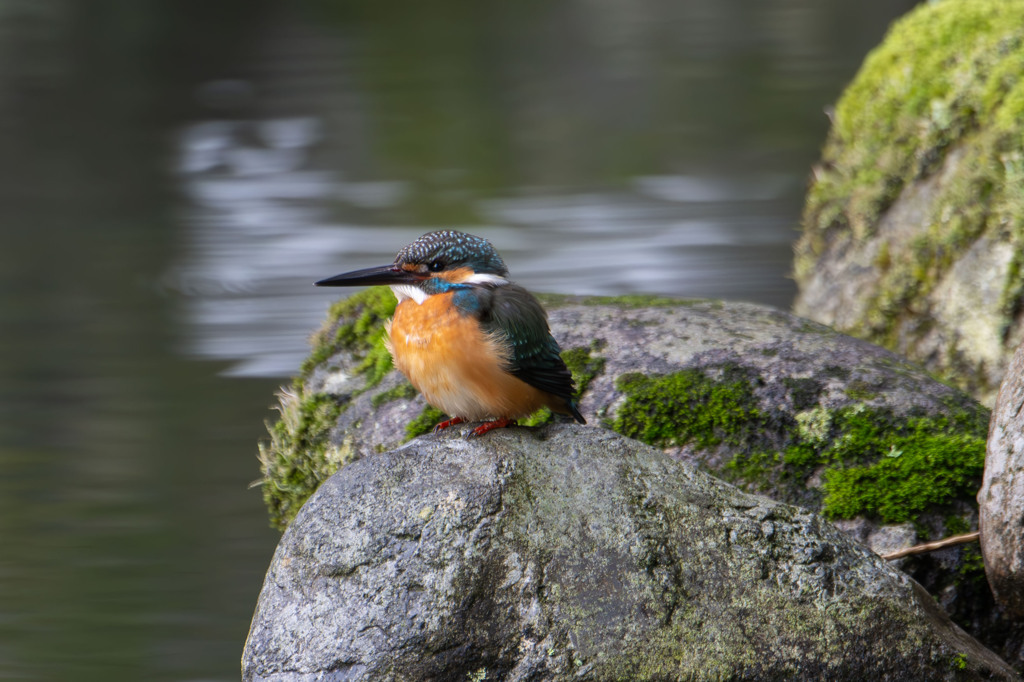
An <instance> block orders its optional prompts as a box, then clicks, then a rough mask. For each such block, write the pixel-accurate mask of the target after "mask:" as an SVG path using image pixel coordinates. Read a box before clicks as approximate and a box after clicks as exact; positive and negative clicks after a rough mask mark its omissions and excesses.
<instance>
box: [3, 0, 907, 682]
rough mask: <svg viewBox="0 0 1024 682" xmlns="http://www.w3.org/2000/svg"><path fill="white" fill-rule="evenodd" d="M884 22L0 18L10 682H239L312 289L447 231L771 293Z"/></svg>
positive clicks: (611, 271) (372, 7) (580, 272)
mask: <svg viewBox="0 0 1024 682" xmlns="http://www.w3.org/2000/svg"><path fill="white" fill-rule="evenodd" d="M906 8H907V7H906V5H904V6H896V5H892V4H890V3H882V2H873V3H866V4H860V5H856V6H854V5H851V4H850V3H842V2H839V1H838V0H836V1H831V0H830V1H829V2H824V3H812V2H805V1H802V0H797V1H792V0H791V1H790V2H769V3H765V2H754V1H753V0H749V1H742V2H740V1H736V2H726V3H717V2H716V3H697V2H682V3H643V4H637V3H632V2H620V3H601V4H597V3H590V4H586V3H567V2H556V3H550V2H548V3H534V2H527V3H495V2H483V3H481V2H440V3H413V2H399V3H391V4H385V3H370V2H347V3H342V2H329V1H328V0H317V1H314V0H308V1H307V2H294V3H270V2H241V1H236V0H228V1H222V2H216V1H214V0H205V1H203V2H200V1H198V0H132V2H116V1H115V0H107V1H101V0H96V1H95V2H89V3H84V2H75V1H74V0H20V1H19V0H10V1H9V2H6V3H4V4H2V5H0V230H2V236H3V242H2V245H0V533H2V535H0V679H12V680H230V679H235V678H237V676H238V658H239V655H240V653H241V647H242V643H243V640H244V638H245V634H246V632H247V629H248V620H249V617H250V615H251V613H252V608H253V606H254V603H255V599H256V596H257V593H258V590H259V587H260V584H261V581H262V577H263V572H264V570H265V569H266V565H267V563H268V562H269V559H270V556H271V553H272V551H273V547H274V543H275V542H276V538H277V536H276V533H275V532H273V531H271V530H269V529H268V528H267V524H266V517H265V515H264V513H263V510H262V506H261V501H260V496H259V492H258V490H250V489H248V487H247V486H248V484H249V483H250V482H251V481H252V480H254V479H255V478H257V477H258V469H257V463H256V458H255V453H256V447H255V443H256V440H257V439H259V438H260V437H261V436H262V434H263V426H262V422H263V420H264V419H267V418H270V417H272V413H270V412H269V411H268V409H267V408H268V407H269V406H270V405H271V404H272V403H273V391H274V390H275V388H276V386H277V385H278V384H279V383H281V382H283V381H284V380H285V379H284V377H285V376H286V375H287V374H289V373H290V372H291V371H292V370H293V369H294V368H295V367H296V366H297V364H298V362H299V360H300V359H301V357H302V354H303V352H304V348H305V337H306V336H307V334H308V333H309V331H310V330H311V329H313V328H314V327H315V326H316V325H317V324H318V322H319V320H320V317H321V316H322V314H323V311H324V308H325V306H326V304H327V302H328V301H329V300H330V297H331V295H332V294H333V293H334V292H323V291H317V290H314V289H312V288H311V287H310V286H309V283H310V282H311V281H312V280H313V279H316V278H318V277H322V276H326V275H330V274H334V273H335V272H338V271H340V270H342V269H347V268H349V267H360V266H362V265H369V264H375V263H378V262H380V263H383V262H387V261H389V260H390V259H391V258H392V257H393V254H394V252H395V251H396V250H397V249H398V248H399V247H400V246H401V245H403V244H404V243H405V242H406V241H408V240H409V239H411V238H413V237H415V236H417V235H418V234H420V233H422V232H425V231H427V230H429V229H434V228H435V227H436V226H439V225H445V226H455V227H461V228H463V229H468V230H471V231H474V232H478V233H480V234H485V235H487V236H489V237H490V238H491V239H492V240H493V241H494V242H495V244H496V245H497V246H498V248H499V249H500V250H501V251H502V253H503V254H504V255H505V256H506V260H507V261H508V262H509V264H510V266H511V268H512V271H513V273H514V274H515V275H516V276H517V277H518V278H519V279H520V281H521V282H523V283H524V284H526V285H528V286H530V287H532V288H535V289H542V290H549V291H564V292H578V293H619V292H628V291H651V292H658V293H664V294H671V295H678V296H715V297H727V298H741V299H747V300H755V301H761V302H765V303H770V304H774V305H778V306H781V307H785V306H787V305H788V304H789V300H790V299H791V297H792V294H793V289H792V285H791V283H790V282H789V281H788V280H787V279H786V273H787V272H788V268H789V253H790V246H789V244H790V242H791V240H792V237H793V231H792V230H793V228H794V225H795V223H796V220H797V218H798V215H799V208H800V202H801V199H802V192H803V187H804V181H805V178H806V175H807V173H808V171H809V167H810V165H811V164H812V163H813V161H814V159H815V155H816V152H817V149H818V147H819V146H820V144H821V141H822V138H823V136H824V133H825V129H826V124H827V121H826V118H825V116H824V115H823V113H822V109H823V108H824V107H825V106H827V105H829V104H830V103H831V102H833V101H834V99H835V97H836V96H837V94H838V92H839V91H840V89H841V87H842V85H843V84H844V83H845V82H846V81H847V80H848V79H849V78H850V77H851V76H852V74H853V72H854V70H855V69H856V66H857V65H858V64H859V62H860V60H861V59H862V57H863V54H864V53H865V51H866V50H867V49H869V48H870V46H872V45H873V44H875V43H876V42H877V41H878V40H879V39H880V37H881V36H882V34H883V32H884V29H885V26H886V25H887V23H888V22H889V21H890V20H891V19H892V18H893V16H894V15H895V14H897V13H898V12H900V11H904V10H905V9H906Z"/></svg>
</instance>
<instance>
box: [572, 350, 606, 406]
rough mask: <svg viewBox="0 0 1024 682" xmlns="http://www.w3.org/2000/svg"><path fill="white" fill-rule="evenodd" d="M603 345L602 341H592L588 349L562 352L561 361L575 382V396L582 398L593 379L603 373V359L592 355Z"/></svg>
mask: <svg viewBox="0 0 1024 682" xmlns="http://www.w3.org/2000/svg"><path fill="white" fill-rule="evenodd" d="M604 345H605V344H604V342H602V341H593V342H592V343H591V344H590V347H589V348H587V347H585V346H579V347H577V348H570V349H568V350H564V351H562V361H563V362H564V363H565V366H566V367H567V368H568V369H569V371H570V372H572V379H573V381H575V382H576V394H577V395H579V396H582V395H583V394H584V393H586V391H587V388H589V387H590V382H591V381H593V380H594V377H596V376H598V375H600V374H601V373H602V372H604V365H605V359H604V358H602V357H600V356H596V355H594V353H596V352H598V351H599V350H601V348H603V347H604Z"/></svg>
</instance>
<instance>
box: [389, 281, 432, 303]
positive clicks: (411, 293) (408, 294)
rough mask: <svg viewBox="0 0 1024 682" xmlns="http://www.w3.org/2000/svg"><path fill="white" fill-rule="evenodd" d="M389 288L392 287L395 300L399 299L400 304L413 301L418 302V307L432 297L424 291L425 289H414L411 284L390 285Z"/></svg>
mask: <svg viewBox="0 0 1024 682" xmlns="http://www.w3.org/2000/svg"><path fill="white" fill-rule="evenodd" d="M388 286H390V287H391V291H392V292H393V293H394V294H395V298H397V299H398V302H399V303H401V302H402V301H408V300H410V299H412V300H413V301H416V303H417V305H423V302H424V301H425V300H427V297H428V296H429V295H430V294H428V293H427V292H425V291H423V289H420V288H419V287H414V286H413V285H411V284H390V285H388Z"/></svg>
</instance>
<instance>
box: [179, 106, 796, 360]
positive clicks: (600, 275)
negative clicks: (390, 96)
mask: <svg viewBox="0 0 1024 682" xmlns="http://www.w3.org/2000/svg"><path fill="white" fill-rule="evenodd" d="M321 134H322V125H321V124H320V123H319V122H317V121H316V120H315V119H310V118H291V119H267V120H260V121H224V120H221V121H204V122H200V123H197V124H195V125H193V126H191V127H189V128H188V129H186V131H185V132H184V133H183V134H182V135H181V138H180V140H181V141H180V163H179V173H180V174H181V178H182V184H183V186H184V187H185V190H186V192H185V194H186V196H187V197H188V200H189V204H188V206H187V210H186V213H185V218H186V222H187V224H188V226H189V228H190V230H189V250H188V252H187V253H188V255H187V257H186V258H185V260H184V261H183V262H182V263H181V264H179V265H178V266H177V267H176V268H175V269H174V270H173V271H172V273H170V275H169V276H168V278H167V283H168V285H169V286H172V287H173V288H175V289H177V290H178V291H180V292H182V293H184V294H186V295H187V296H188V297H189V302H188V305H187V307H186V315H187V318H188V321H189V324H190V328H189V334H188V337H189V338H188V339H187V342H186V349H187V351H188V352H190V353H193V354H196V355H199V356H201V357H209V358H217V359H225V360H231V361H233V365H232V366H231V368H230V369H229V370H228V373H229V374H232V375H240V376H246V375H257V376H286V375H288V374H290V373H292V372H294V371H295V368H296V367H297V366H298V365H299V363H300V362H301V360H302V358H303V356H304V354H305V351H306V349H305V344H304V343H303V341H302V338H301V334H300V333H301V332H304V331H307V330H311V329H314V328H315V327H316V325H318V324H319V322H320V320H321V319H322V317H323V311H324V307H325V301H327V300H330V299H331V298H333V297H334V296H336V295H337V294H336V292H322V291H317V290H313V289H312V288H311V287H310V284H311V281H312V280H313V279H316V278H318V277H321V276H326V275H328V274H331V273H333V272H334V271H335V270H338V269H349V268H356V267H362V266H364V265H373V264H380V263H386V262H390V261H391V259H392V258H393V257H394V254H395V253H396V252H397V251H398V249H399V248H400V247H401V246H403V245H404V244H406V243H407V242H409V241H411V240H413V239H415V238H416V237H417V236H419V235H420V234H422V233H424V232H427V231H429V230H431V229H435V227H436V226H431V225H426V224H424V225H419V226H411V227H410V226H403V227H398V226H393V225H388V224H387V218H388V215H389V214H390V213H393V212H395V211H396V210H400V209H401V208H402V205H403V204H404V203H405V202H407V201H409V198H410V196H411V190H410V183H409V182H405V181H401V180H391V181H375V182H346V181H344V180H343V179H342V178H341V177H340V176H339V174H337V173H335V172H332V171H329V170H314V169H311V168H310V167H309V159H310V157H311V155H312V153H313V151H314V147H315V146H316V145H317V144H318V143H319V142H320V141H321ZM800 186H801V180H800V177H799V176H797V175H793V176H788V177H787V176H785V175H782V174H781V173H776V174H772V175H739V174H737V175H734V176H731V177H716V176H705V177H700V176H684V175H660V176H639V177H636V178H633V179H631V180H630V181H629V182H628V183H627V184H626V185H625V186H623V187H619V188H615V189H614V190H604V191H600V192H599V191H591V192H587V193H555V192H554V191H553V190H552V189H547V190H545V189H543V188H532V189H526V188H513V189H510V190H509V191H507V192H506V193H505V195H504V196H502V197H500V198H486V197H485V198H476V197H472V196H467V197H466V198H465V202H466V204H467V205H468V209H467V212H468V213H470V214H472V215H476V216H479V219H480V222H479V223H476V224H468V225H459V224H456V225H447V226H448V227H457V228H460V229H464V230H467V231H472V232H474V233H476V234H480V235H482V236H485V237H487V238H489V239H491V240H492V241H493V242H494V243H495V244H496V245H497V247H498V248H499V249H500V250H501V252H502V253H503V254H505V257H506V260H507V261H508V262H509V263H510V267H511V269H512V271H513V275H514V276H515V277H516V279H517V280H518V281H519V282H521V283H523V284H524V285H526V286H527V287H529V288H531V289H535V290H540V291H552V292H559V293H573V294H608V295H614V294H622V293H634V292H644V293H656V294H663V295H671V296H679V297H718V298H739V299H745V300H753V301H760V302H763V303H768V304H773V305H777V306H780V307H787V306H788V304H789V301H790V298H791V296H792V286H791V284H790V282H789V281H788V280H787V279H786V273H787V271H788V268H789V262H790V243H791V240H792V227H793V211H792V203H793V202H792V197H793V196H794V195H796V194H798V193H799V188H800ZM339 206H341V207H344V208H349V209H352V208H354V209H358V210H361V211H363V212H365V213H366V214H367V222H366V223H363V224H354V223H344V222H337V215H336V214H337V212H338V210H337V208H338V207H339Z"/></svg>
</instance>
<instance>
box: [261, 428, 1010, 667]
mask: <svg viewBox="0 0 1024 682" xmlns="http://www.w3.org/2000/svg"><path fill="white" fill-rule="evenodd" d="M243 678H244V679H245V680H247V681H255V680H274V681H275V682H285V681H291V680H295V681H299V680H301V681H303V682H305V681H307V680H308V681H312V680H459V681H462V680H467V679H470V680H471V679H488V680H490V679H501V680H509V681H513V680H534V681H540V680H627V679H628V680H676V679H690V680H717V679H736V680H777V679H829V680H865V679H871V680H947V679H948V680H954V679H965V680H966V679H1017V678H1016V676H1015V674H1014V672H1013V671H1012V669H1011V668H1009V667H1008V666H1007V665H1006V664H1005V663H1003V662H1002V661H1001V660H1000V659H999V658H998V657H996V656H995V655H994V654H992V653H991V652H989V651H987V650H986V649H984V648H983V647H982V646H980V645H979V644H978V643H977V642H976V641H974V640H973V639H971V638H970V637H969V636H967V635H966V634H965V633H964V632H963V631H961V630H960V629H959V628H957V627H956V626H955V625H953V624H952V623H951V622H950V621H949V620H948V618H947V617H946V616H945V614H943V613H942V611H941V609H939V608H937V607H936V605H935V604H934V602H933V600H932V599H931V598H930V597H929V596H928V595H927V593H926V592H925V591H924V590H923V589H921V588H920V586H918V585H917V584H916V583H914V582H913V581H912V580H911V579H909V578H907V577H906V576H905V575H903V574H902V573H900V572H899V571H896V570H894V569H893V568H891V567H890V566H887V565H886V563H885V562H884V561H882V560H881V559H880V558H879V557H878V556H877V555H875V554H873V553H872V552H870V551H868V550H866V549H864V548H862V547H861V546H860V545H858V544H856V543H854V542H853V541H851V540H850V539H849V538H848V537H847V536H845V535H844V534H843V533H841V532H839V531H838V530H836V529H835V528H834V527H832V526H831V525H829V524H827V523H824V522H822V521H821V520H820V519H819V518H818V517H817V516H816V515H814V514H813V513H810V512H807V511H802V510H800V509H797V508H795V507H791V506H787V505H783V504H779V503H777V502H773V501H771V500H768V499H767V498H763V497H757V496H752V495H749V494H746V493H743V492H741V491H739V490H737V489H735V488H733V487H731V486H729V485H727V484H724V483H721V482H719V481H717V480H715V479H712V478H710V477H708V476H706V475H704V474H701V473H700V472H697V471H695V470H693V469H692V468H691V467H689V466H687V465H685V464H683V463H681V462H679V461H677V460H673V459H671V458H670V457H668V456H667V455H665V454H664V453H662V452H660V451H658V450H655V449H653V448H650V447H648V446H645V445H643V444H640V443H638V442H636V441H634V440H631V439H627V438H624V437H622V436H619V435H617V434H614V433H612V432H609V431H605V430H602V429H597V428H592V427H580V426H576V425H550V426H546V427H543V428H541V429H535V430H530V429H526V428H522V427H520V428H515V429H509V430H505V431H498V432H492V433H491V434H488V435H487V436H485V437H484V438H480V439H474V440H466V439H464V438H462V437H461V435H460V434H459V433H446V434H443V435H440V436H427V437H424V438H420V439H417V440H415V441H413V442H412V443H410V444H409V445H407V446H405V447H403V448H401V449H399V450H395V451H392V452H387V453H379V454H375V455H372V456H369V457H366V458H364V459H362V460H359V461H357V462H354V463H352V464H350V465H348V466H346V467H345V468H344V469H343V470H342V471H340V472H339V473H338V474H337V475H335V476H333V477H332V478H331V479H330V480H329V481H327V482H326V483H325V484H324V485H323V486H322V487H321V488H320V490H319V491H318V492H317V493H316V494H315V495H314V496H313V497H312V498H311V499H310V500H309V502H308V503H307V504H306V505H305V506H304V507H303V509H302V511H301V512H300V513H299V515H298V517H297V518H296V519H295V521H294V522H293V523H292V524H291V526H290V527H289V529H288V531H287V532H286V533H285V535H284V537H283V539H282V541H281V544H280V545H279V547H278V550H277V553H276V554H275V556H274V560H273V563H272V565H271V567H270V570H269V572H268V574H267V578H266V582H265V583H264V588H263V591H262V593H261V595H260V600H259V604H258V606H257V609H256V613H255V615H254V618H253V623H252V628H251V630H250V634H249V638H248V641H247V642H246V647H245V653H244V656H243Z"/></svg>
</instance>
